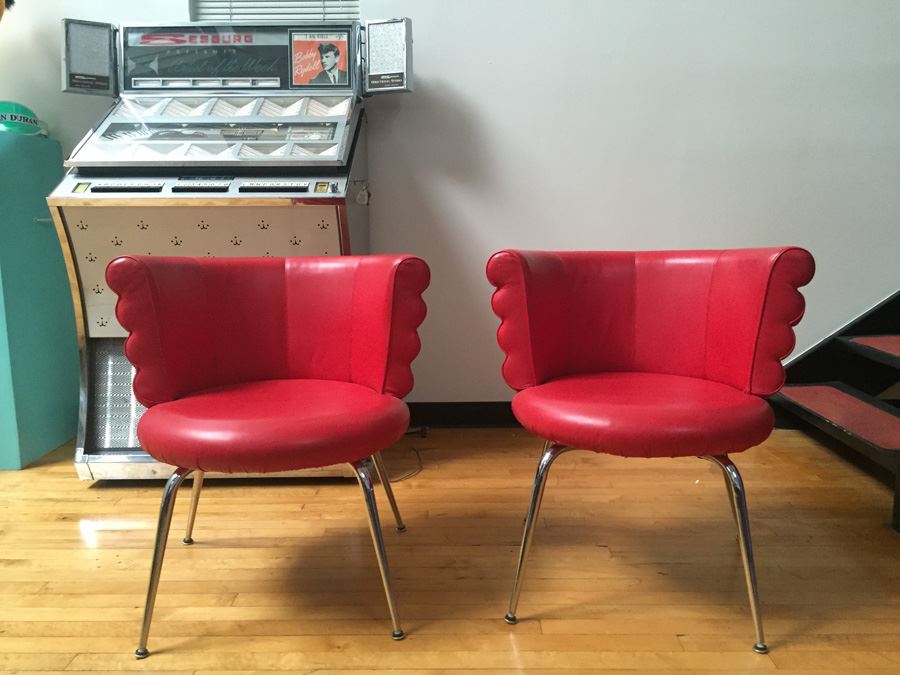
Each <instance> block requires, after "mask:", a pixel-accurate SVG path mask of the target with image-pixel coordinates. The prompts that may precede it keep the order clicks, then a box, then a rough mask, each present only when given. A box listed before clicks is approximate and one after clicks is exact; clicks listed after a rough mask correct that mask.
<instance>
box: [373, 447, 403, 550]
mask: <svg viewBox="0 0 900 675" xmlns="http://www.w3.org/2000/svg"><path fill="white" fill-rule="evenodd" d="M372 461H373V462H374V463H375V471H376V472H377V473H378V480H379V481H380V482H381V486H382V487H383V488H384V492H385V494H387V498H388V502H389V503H390V505H391V511H393V512H394V520H395V521H396V522H397V532H406V525H404V524H403V519H402V518H401V517H400V509H399V508H397V500H395V499H394V489H393V488H392V487H391V479H390V478H388V472H387V469H385V468H384V460H383V459H382V458H381V453H380V452H376V453H375V454H374V455H372Z"/></svg>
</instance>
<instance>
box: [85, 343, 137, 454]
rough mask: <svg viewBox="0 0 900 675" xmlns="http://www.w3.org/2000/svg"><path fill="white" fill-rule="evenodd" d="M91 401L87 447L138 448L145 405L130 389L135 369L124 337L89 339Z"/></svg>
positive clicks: (86, 439)
mask: <svg viewBox="0 0 900 675" xmlns="http://www.w3.org/2000/svg"><path fill="white" fill-rule="evenodd" d="M88 344H89V345H90V349H91V354H92V357H91V359H90V361H89V363H90V369H91V373H90V387H91V394H92V396H91V401H92V404H93V408H94V412H93V414H91V415H88V421H89V423H88V428H87V429H86V431H87V434H86V438H85V447H86V448H87V449H95V448H109V449H115V448H122V449H125V448H137V447H139V446H140V444H139V443H138V439H137V423H138V420H139V419H140V418H141V415H143V414H144V411H145V410H146V408H145V407H144V406H142V405H141V404H140V403H138V401H137V399H136V398H135V397H134V394H133V393H132V392H131V381H132V379H134V368H133V367H132V366H131V364H130V363H129V362H128V359H126V358H125V352H124V346H125V342H124V340H121V339H119V338H95V339H92V340H90V341H89V343H88Z"/></svg>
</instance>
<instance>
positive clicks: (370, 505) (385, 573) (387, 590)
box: [352, 459, 406, 640]
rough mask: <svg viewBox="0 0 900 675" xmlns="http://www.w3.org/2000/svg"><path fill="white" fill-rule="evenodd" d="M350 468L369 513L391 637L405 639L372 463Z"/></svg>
mask: <svg viewBox="0 0 900 675" xmlns="http://www.w3.org/2000/svg"><path fill="white" fill-rule="evenodd" d="M352 466H353V468H354V470H355V471H356V478H357V479H358V480H359V486H360V487H361V488H362V491H363V497H364V498H365V500H366V509H367V510H368V513H369V532H371V533H372V543H374V544H375V557H376V558H377V559H378V569H379V570H380V571H381V582H382V583H383V584H384V594H385V596H387V603H388V610H389V611H390V613H391V622H392V623H393V624H394V632H393V633H392V634H391V637H393V638H394V639H395V640H402V639H403V638H405V637H406V633H404V632H403V629H402V628H400V617H399V616H398V614H397V603H396V600H395V599H394V589H393V585H392V584H391V570H390V567H388V560H387V552H386V551H385V549H384V537H382V535H381V520H380V519H379V518H378V505H377V504H376V503H375V489H374V487H373V486H372V469H373V466H374V463H373V462H372V461H371V460H370V459H361V460H359V461H356V462H353V463H352Z"/></svg>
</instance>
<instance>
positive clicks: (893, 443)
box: [772, 382, 900, 471]
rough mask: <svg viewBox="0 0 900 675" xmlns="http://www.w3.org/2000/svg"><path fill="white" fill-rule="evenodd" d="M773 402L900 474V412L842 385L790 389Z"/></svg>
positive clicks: (775, 397) (782, 392)
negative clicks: (899, 471)
mask: <svg viewBox="0 0 900 675" xmlns="http://www.w3.org/2000/svg"><path fill="white" fill-rule="evenodd" d="M772 400H773V401H774V402H776V403H778V404H779V405H781V406H783V407H784V408H786V409H788V410H789V411H791V412H792V413H794V414H795V415H797V416H798V417H800V418H801V419H803V420H806V421H807V422H809V423H810V424H812V425H813V426H815V427H818V428H819V429H821V430H822V431H824V432H825V433H827V434H829V435H830V436H834V437H835V438H837V439H838V440H840V441H842V442H843V443H845V444H846V445H849V446H850V447H852V448H854V449H855V450H858V451H860V452H862V453H863V454H864V455H866V456H867V457H869V458H870V459H872V460H873V461H875V462H877V463H878V464H880V465H881V466H883V467H885V468H888V469H891V470H892V471H898V470H900V412H898V411H897V409H896V408H894V407H893V406H890V405H888V404H887V403H885V402H884V401H880V400H879V399H877V398H874V397H872V396H869V395H868V394H865V393H863V392H861V391H859V390H857V389H854V388H853V387H851V386H849V385H847V384H845V383H843V382H823V383H818V384H799V385H787V386H785V387H783V388H782V390H781V392H780V393H778V394H776V395H775V396H773V397H772Z"/></svg>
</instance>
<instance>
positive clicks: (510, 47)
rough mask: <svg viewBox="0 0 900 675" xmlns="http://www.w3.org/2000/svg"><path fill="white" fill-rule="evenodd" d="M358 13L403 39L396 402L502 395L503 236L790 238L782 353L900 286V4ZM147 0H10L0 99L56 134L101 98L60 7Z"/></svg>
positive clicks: (172, 14) (378, 231) (385, 188)
mask: <svg viewBox="0 0 900 675" xmlns="http://www.w3.org/2000/svg"><path fill="white" fill-rule="evenodd" d="M362 5H363V12H364V15H365V16H368V17H372V18H378V17H382V18H384V17H391V16H410V17H412V19H413V30H414V36H415V41H416V42H415V49H414V52H415V72H416V80H417V89H416V91H415V92H414V93H412V94H405V95H391V96H388V95H385V96H381V97H376V98H373V99H371V100H370V101H369V103H368V108H369V115H370V122H371V126H370V134H369V143H370V175H371V189H372V193H373V200H372V211H371V222H372V241H373V248H374V250H375V251H376V252H382V251H384V252H387V251H408V252H412V253H417V254H419V255H421V256H423V257H424V258H425V259H426V260H427V261H428V262H429V264H430V265H431V268H432V273H433V281H432V286H431V289H430V290H429V291H428V294H427V296H426V297H427V301H428V304H429V318H428V320H427V321H426V323H425V325H424V326H423V328H422V331H421V332H422V338H423V349H422V354H421V356H420V357H419V359H418V361H417V362H416V367H415V369H416V390H415V392H414V393H413V396H412V397H411V399H412V400H418V401H455V400H459V401H464V400H499V399H504V398H508V397H509V391H508V390H507V388H506V387H505V385H504V384H503V382H502V381H501V379H500V376H499V365H500V363H501V360H502V357H501V354H500V352H499V350H498V349H497V347H496V343H495V341H494V331H495V329H496V325H497V321H496V319H495V318H494V317H493V315H492V314H491V312H490V306H489V298H490V292H491V288H490V286H489V285H488V284H487V282H486V281H485V280H484V271H483V270H484V263H485V261H486V260H487V258H488V256H489V255H490V254H491V253H492V252H494V251H496V250H499V249H501V248H506V247H521V248H559V249H631V248H637V249H658V248H668V247H672V248H715V247H732V246H766V245H781V244H797V245H801V246H805V247H807V248H809V249H810V250H811V251H812V252H813V254H814V255H815V256H816V258H817V261H818V266H819V271H818V274H817V276H816V279H815V280H814V282H813V284H812V285H811V286H810V287H808V288H807V290H806V293H805V294H806V296H807V299H808V304H809V308H808V312H807V316H806V318H805V319H804V322H803V324H801V326H800V327H799V330H798V351H802V350H803V349H806V348H808V347H809V346H811V345H813V344H814V343H815V342H817V341H818V340H820V339H821V338H822V337H824V336H826V335H827V334H829V333H830V332H832V331H833V330H835V329H836V328H838V327H839V326H841V325H843V324H844V323H846V322H847V321H849V320H850V319H852V318H853V317H855V316H857V315H858V314H860V313H862V312H863V311H865V310H866V309H867V308H869V307H871V306H872V305H874V304H876V303H877V302H878V301H880V300H881V299H883V298H885V297H887V296H888V295H890V294H891V293H893V292H894V291H896V290H897V288H898V286H900V266H898V265H897V258H898V256H897V253H898V250H900V236H898V229H900V189H898V187H900V162H898V157H900V115H898V110H900V41H898V40H897V35H898V26H900V3H897V2H895V1H893V0H855V1H854V0H844V1H836V0H760V1H757V2H737V1H726V0H691V1H687V0H685V1H682V2H674V1H671V0H656V1H654V0H593V1H591V0H581V1H577V2H576V1H569V2H565V1H563V0H560V1H558V2H556V3H552V6H551V5H550V3H545V2H537V1H536V0H480V1H477V2H476V1H474V0H453V1H452V2H437V0H363V3H362ZM64 7H66V9H64ZM148 7H151V3H138V2H122V1H120V2H113V1H110V0H104V1H94V0H92V1H91V2H87V3H77V4H73V3H71V2H62V1H61V0H40V1H37V0H21V2H19V4H18V5H17V6H16V7H15V8H14V9H13V10H12V11H11V12H10V13H9V15H8V16H7V17H6V18H5V19H4V20H3V22H2V23H0V64H3V66H2V67H3V74H2V76H0V99H13V100H19V101H21V102H23V103H25V104H27V105H30V106H31V107H33V108H34V109H35V111H36V112H37V113H38V114H39V115H40V116H41V117H42V118H44V119H45V120H46V121H48V122H49V123H50V125H51V127H52V128H53V131H54V134H55V135H56V136H57V137H58V138H60V139H61V140H62V142H63V144H64V146H65V147H66V148H70V147H71V146H72V144H74V142H76V141H77V140H78V139H79V138H80V137H81V135H82V134H83V133H84V131H85V130H86V129H87V128H88V127H89V126H90V125H91V124H92V123H93V122H95V121H96V120H97V118H98V117H99V115H100V114H101V113H102V111H103V109H104V108H105V106H106V104H107V103H108V102H106V101H104V100H102V99H92V98H90V97H86V96H78V95H62V94H59V93H58V90H59V67H58V60H59V54H58V52H59V26H58V19H59V18H60V17H61V16H62V15H63V13H66V12H68V13H69V14H71V15H73V16H77V17H78V18H85V19H101V20H107V21H131V20H138V21H141V20H143V21H151V20H156V21H163V20H183V19H186V18H187V0H165V1H163V2H160V1H157V2H154V3H152V11H151V10H150V9H147V8H148Z"/></svg>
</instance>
